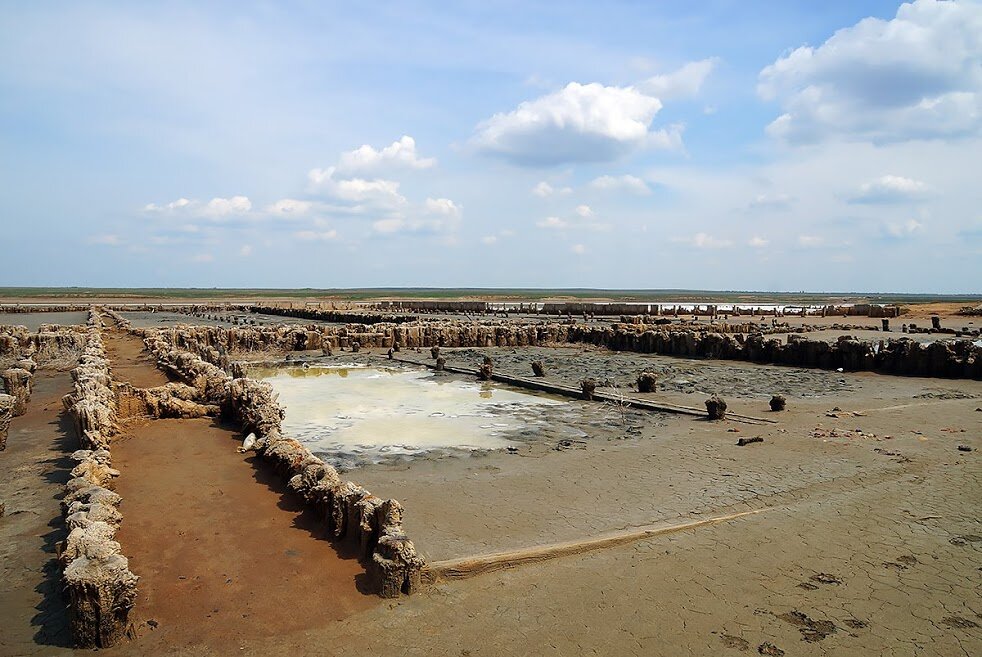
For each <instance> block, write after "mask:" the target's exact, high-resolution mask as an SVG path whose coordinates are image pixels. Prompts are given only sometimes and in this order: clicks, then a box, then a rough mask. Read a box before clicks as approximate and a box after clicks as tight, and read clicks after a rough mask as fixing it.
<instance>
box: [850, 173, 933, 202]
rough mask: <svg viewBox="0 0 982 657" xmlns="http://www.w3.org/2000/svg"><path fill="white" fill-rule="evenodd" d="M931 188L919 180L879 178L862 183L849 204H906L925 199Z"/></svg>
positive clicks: (894, 177)
mask: <svg viewBox="0 0 982 657" xmlns="http://www.w3.org/2000/svg"><path fill="white" fill-rule="evenodd" d="M930 193H931V188H930V187H928V185H927V184H926V183H924V182H921V181H920V180H914V179H913V178H904V177H903V176H889V175H888V176H880V177H879V178H877V179H876V180H871V181H870V182H866V183H863V184H862V185H860V186H859V189H858V190H856V192H855V193H854V194H853V195H852V196H851V197H850V198H849V202H850V203H906V202H911V201H919V200H922V199H924V198H927V197H928V196H929V195H930Z"/></svg>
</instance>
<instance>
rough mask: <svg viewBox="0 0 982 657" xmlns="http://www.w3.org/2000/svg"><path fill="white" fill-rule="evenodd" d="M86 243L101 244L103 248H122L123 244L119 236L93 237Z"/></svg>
mask: <svg viewBox="0 0 982 657" xmlns="http://www.w3.org/2000/svg"><path fill="white" fill-rule="evenodd" d="M88 241H89V244H101V245H103V246H122V244H123V240H121V239H120V237H119V235H93V236H92V237H90V238H89V240H88Z"/></svg>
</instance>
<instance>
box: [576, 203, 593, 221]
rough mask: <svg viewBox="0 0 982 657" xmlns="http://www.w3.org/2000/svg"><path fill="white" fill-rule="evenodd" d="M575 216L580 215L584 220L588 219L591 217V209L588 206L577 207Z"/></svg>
mask: <svg viewBox="0 0 982 657" xmlns="http://www.w3.org/2000/svg"><path fill="white" fill-rule="evenodd" d="M576 214H578V215H580V216H581V217H583V218H584V219H589V218H590V217H592V216H593V208H591V207H590V206H589V205H577V206H576Z"/></svg>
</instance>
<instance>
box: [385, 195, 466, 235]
mask: <svg viewBox="0 0 982 657" xmlns="http://www.w3.org/2000/svg"><path fill="white" fill-rule="evenodd" d="M459 227H460V206H459V205H457V204H456V203H454V202H453V201H451V200H450V199H447V198H440V199H432V198H431V199H426V203H425V204H424V205H423V208H422V210H421V216H413V217H407V216H404V215H402V214H399V215H396V216H391V217H386V218H383V219H378V220H376V221H374V222H373V223H372V233H374V234H375V235H383V236H384V235H394V234H397V233H401V234H409V235H421V236H425V235H439V236H442V237H444V238H448V237H451V236H453V234H454V233H455V232H456V231H457V229H458V228H459Z"/></svg>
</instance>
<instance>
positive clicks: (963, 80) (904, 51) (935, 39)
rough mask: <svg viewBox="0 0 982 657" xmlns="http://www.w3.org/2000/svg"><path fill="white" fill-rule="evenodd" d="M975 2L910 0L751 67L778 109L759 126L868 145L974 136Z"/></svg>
mask: <svg viewBox="0 0 982 657" xmlns="http://www.w3.org/2000/svg"><path fill="white" fill-rule="evenodd" d="M980 34H982V3H978V2H939V1H937V0H917V1H916V2H913V3H908V4H903V5H901V6H900V7H899V9H898V10H897V14H896V17H895V18H893V19H891V20H882V19H879V18H866V19H863V20H861V21H860V22H858V23H857V24H856V25H853V26H852V27H848V28H844V29H841V30H839V31H838V32H836V33H835V34H834V35H833V36H832V37H830V38H829V39H828V40H827V41H826V42H825V43H823V44H822V45H820V46H818V47H817V48H813V47H810V46H803V47H801V48H797V49H796V50H793V51H791V52H790V53H788V54H786V55H784V56H782V57H781V58H780V59H778V60H777V61H775V62H774V63H773V64H771V65H770V66H767V67H766V68H764V69H763V70H762V71H761V72H760V76H759V80H758V87H757V90H758V93H759V95H760V96H761V97H762V98H763V99H765V100H773V101H777V102H778V103H780V104H781V106H782V109H783V110H784V113H783V114H782V115H781V116H779V117H778V118H777V119H776V120H775V121H774V122H773V123H771V124H770V126H768V128H767V131H768V133H769V134H771V135H772V136H774V137H777V138H780V139H783V140H787V141H788V142H791V143H807V142H815V141H822V140H824V139H828V138H845V139H856V140H863V141H873V142H876V143H884V142H896V141H907V140H912V139H929V138H945V137H957V136H965V135H973V134H978V133H979V132H980V127H982V38H979V35H980Z"/></svg>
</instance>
